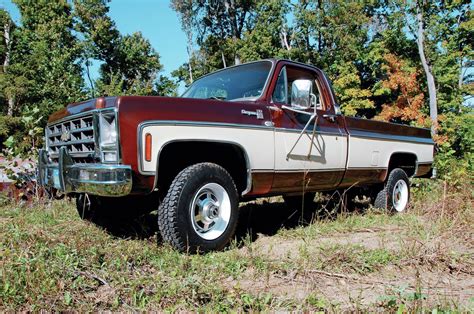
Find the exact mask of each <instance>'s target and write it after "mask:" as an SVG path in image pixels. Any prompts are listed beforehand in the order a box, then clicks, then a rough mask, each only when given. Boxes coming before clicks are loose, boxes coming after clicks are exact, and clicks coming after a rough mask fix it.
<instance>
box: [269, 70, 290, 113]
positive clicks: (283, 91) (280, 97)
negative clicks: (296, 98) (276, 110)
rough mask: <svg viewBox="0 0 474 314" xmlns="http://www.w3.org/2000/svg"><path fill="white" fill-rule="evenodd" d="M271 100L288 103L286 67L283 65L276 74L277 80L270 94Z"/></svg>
mask: <svg viewBox="0 0 474 314" xmlns="http://www.w3.org/2000/svg"><path fill="white" fill-rule="evenodd" d="M272 101H273V102H277V103H281V104H288V103H289V102H288V85H287V80H286V67H283V68H282V69H281V71H280V74H279V75H278V81H277V83H276V86H275V89H274V90H273V94H272Z"/></svg>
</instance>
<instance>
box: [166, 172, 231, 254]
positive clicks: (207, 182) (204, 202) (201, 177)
mask: <svg viewBox="0 0 474 314" xmlns="http://www.w3.org/2000/svg"><path fill="white" fill-rule="evenodd" d="M238 205H239V197H238V193H237V189H236V187H235V184H234V181H233V180H232V177H231V176H230V175H229V173H228V172H227V171H226V170H225V169H224V168H222V167H220V166H218V165H216V164H212V163H200V164H195V165H192V166H189V167H187V168H186V169H184V170H183V171H181V172H180V173H179V174H178V175H177V176H176V178H175V179H174V180H173V182H172V183H171V186H170V188H169V190H168V193H167V195H166V197H165V199H164V200H163V202H162V203H161V205H160V207H159V209H158V227H159V229H160V233H161V235H162V237H163V240H164V241H166V242H168V243H169V244H171V246H173V247H174V248H175V249H177V250H179V251H181V252H186V251H188V252H191V253H195V252H197V251H200V252H208V251H212V250H220V249H222V248H224V247H225V246H226V245H227V244H228V243H229V241H230V239H231V238H232V236H233V235H234V232H235V228H236V225H237V220H238Z"/></svg>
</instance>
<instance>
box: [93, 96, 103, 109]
mask: <svg viewBox="0 0 474 314" xmlns="http://www.w3.org/2000/svg"><path fill="white" fill-rule="evenodd" d="M95 108H96V109H103V108H105V97H99V98H97V99H96V100H95Z"/></svg>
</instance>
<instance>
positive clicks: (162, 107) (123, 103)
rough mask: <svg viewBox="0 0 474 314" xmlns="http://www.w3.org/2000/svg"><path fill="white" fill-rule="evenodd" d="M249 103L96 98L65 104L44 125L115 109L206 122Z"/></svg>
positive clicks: (255, 101) (147, 115)
mask: <svg viewBox="0 0 474 314" xmlns="http://www.w3.org/2000/svg"><path fill="white" fill-rule="evenodd" d="M250 103H252V104H255V103H258V100H255V99H245V100H236V101H230V102H229V101H221V100H215V99H193V98H181V97H160V96H119V97H100V98H93V99H90V100H86V101H83V102H78V103H73V104H70V105H67V106H66V107H65V108H63V109H61V110H59V111H56V112H55V113H53V114H52V115H51V116H50V117H49V119H48V123H53V122H55V121H58V120H61V119H64V118H67V117H68V116H72V115H76V114H79V113H83V112H87V111H91V110H96V109H103V108H117V109H118V110H119V111H125V112H126V113H127V115H130V114H131V115H140V116H142V119H145V118H150V117H152V116H155V115H156V114H159V115H160V116H161V117H162V118H165V117H166V116H169V117H167V118H173V119H176V118H177V112H179V113H180V116H182V118H184V116H187V115H192V116H193V118H196V117H197V116H202V117H201V118H202V119H203V120H206V119H208V118H209V117H212V116H214V117H215V116H216V115H217V116H218V115H219V113H221V114H224V116H226V112H227V111H228V110H229V109H230V108H232V107H239V108H240V107H241V105H239V104H250ZM239 112H240V109H239ZM189 118H191V117H189ZM215 118H218V117H215ZM198 119H199V118H198ZM192 120H194V119H192ZM199 120H201V119H199Z"/></svg>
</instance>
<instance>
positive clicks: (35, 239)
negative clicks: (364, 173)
mask: <svg viewBox="0 0 474 314" xmlns="http://www.w3.org/2000/svg"><path fill="white" fill-rule="evenodd" d="M473 200H474V197H473V192H472V186H471V185H466V186H465V187H463V188H452V187H449V186H445V185H444V184H443V183H442V182H432V183H430V184H428V185H422V186H420V187H418V188H415V189H414V200H413V202H412V206H411V208H410V210H409V211H408V212H407V213H404V214H401V215H388V214H384V213H380V212H377V211H374V210H373V209H370V208H368V209H365V210H363V211H361V210H357V211H355V212H351V213H339V214H337V215H325V216H323V217H318V216H316V215H314V214H315V212H316V209H317V208H319V207H320V206H321V205H318V204H315V206H314V207H315V209H314V210H312V211H308V210H307V211H306V212H304V213H303V215H300V214H299V213H295V211H294V210H291V209H287V208H285V206H284V205H283V203H282V202H281V201H280V200H279V199H278V198H276V199H269V200H261V201H258V202H255V203H247V204H242V205H241V221H240V225H239V228H238V235H237V237H236V240H235V241H234V242H233V243H232V245H231V246H230V247H229V248H228V249H227V250H225V251H224V252H217V253H211V254H206V255H186V254H180V253H177V252H175V251H173V250H172V249H170V248H169V247H167V246H166V245H162V244H158V245H157V242H156V230H157V226H156V213H151V214H149V215H145V216H142V217H140V218H137V219H135V220H133V221H131V220H130V219H115V220H113V221H110V220H108V221H103V222H101V223H99V224H100V226H98V225H96V224H92V223H90V222H86V221H82V220H80V219H79V217H78V215H77V213H76V210H75V208H74V204H73V202H71V201H68V200H63V201H54V202H51V203H40V202H38V203H37V204H34V205H31V204H30V205H28V204H7V203H8V200H3V203H4V204H3V205H2V206H1V207H0V266H1V267H0V278H1V282H0V311H2V312H3V311H9V310H15V311H21V310H33V311H38V310H40V309H45V310H52V309H54V310H58V311H60V310H71V309H75V310H80V311H92V310H105V309H108V310H151V309H154V310H169V311H176V310H202V311H215V312H217V311H219V312H220V311H232V310H254V311H262V310H263V311H274V310H298V311H303V310H308V311H329V312H336V311H343V310H349V311H357V310H361V311H367V310H368V311H374V310H381V311H400V310H401V311H409V312H410V311H432V310H435V309H436V310H437V311H438V312H439V311H454V312H466V311H472V310H473V309H474V298H473V296H474V262H473V254H474V234H473V227H472V226H473V225H474V213H473V212H474V211H473ZM304 221H306V222H308V221H311V223H305V222H304Z"/></svg>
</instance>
